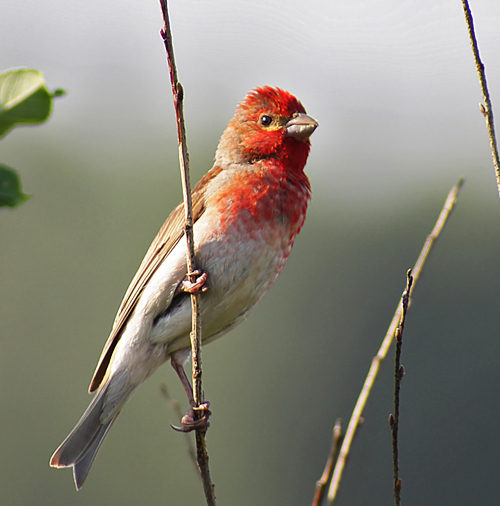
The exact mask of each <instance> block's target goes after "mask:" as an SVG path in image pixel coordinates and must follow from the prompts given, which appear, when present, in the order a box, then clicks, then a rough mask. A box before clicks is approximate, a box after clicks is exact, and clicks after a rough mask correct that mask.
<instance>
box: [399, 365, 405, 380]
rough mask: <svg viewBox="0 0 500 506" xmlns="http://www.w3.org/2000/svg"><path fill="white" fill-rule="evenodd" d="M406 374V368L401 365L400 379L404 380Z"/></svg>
mask: <svg viewBox="0 0 500 506" xmlns="http://www.w3.org/2000/svg"><path fill="white" fill-rule="evenodd" d="M404 375H405V368H404V367H403V366H402V365H400V366H399V379H400V380H402V379H403V378H404Z"/></svg>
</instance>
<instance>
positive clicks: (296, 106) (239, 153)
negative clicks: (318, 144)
mask: <svg viewBox="0 0 500 506" xmlns="http://www.w3.org/2000/svg"><path fill="white" fill-rule="evenodd" d="M317 126H318V123H317V121H315V120H314V119H313V118H311V117H310V116H308V115H307V114H306V111H305V109H304V107H303V105H302V104H301V103H300V102H299V101H298V100H297V99H296V98H295V97H294V96H293V95H292V94H290V93H288V92H287V91H284V90H281V89H280V88H271V87H270V86H264V87H262V88H256V89H255V90H253V91H252V92H250V93H249V94H248V95H247V96H246V97H245V99H244V100H243V102H241V103H240V104H239V106H238V109H237V110H236V113H235V115H234V117H233V119H232V120H231V122H230V123H229V125H228V127H227V128H226V130H225V132H224V134H223V136H222V138H221V141H220V144H219V148H218V150H217V155H216V162H219V163H221V162H222V165H224V162H226V163H227V162H229V163H241V162H247V163H248V162H250V163H255V162H257V161H259V160H265V159H272V160H278V161H282V162H285V164H287V165H291V166H296V167H297V168H299V169H300V170H302V169H303V168H304V165H305V162H306V160H307V155H308V153H309V147H310V142H309V137H310V135H311V134H312V133H313V132H314V130H315V129H316V127H317ZM222 157H224V158H226V157H227V158H226V159H225V160H218V158H222Z"/></svg>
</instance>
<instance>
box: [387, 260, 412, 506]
mask: <svg viewBox="0 0 500 506" xmlns="http://www.w3.org/2000/svg"><path fill="white" fill-rule="evenodd" d="M412 284H413V277H412V275H411V269H410V270H409V271H408V272H407V273H406V289H405V291H404V292H403V296H402V297H401V320H400V322H399V326H398V328H397V329H396V333H395V336H394V337H395V338H396V353H395V360H394V415H389V424H390V426H391V431H392V457H393V467H394V503H395V505H396V506H400V505H401V478H400V477H399V448H398V433H399V394H400V391H401V381H402V380H403V376H404V373H405V370H404V367H403V366H402V365H401V351H402V349H403V331H404V328H405V319H406V312H407V311H408V305H409V303H410V293H411V287H412Z"/></svg>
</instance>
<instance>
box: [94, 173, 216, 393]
mask: <svg viewBox="0 0 500 506" xmlns="http://www.w3.org/2000/svg"><path fill="white" fill-rule="evenodd" d="M221 170H222V169H219V168H216V167H214V168H213V169H212V170H211V171H210V172H208V173H207V174H206V175H205V176H204V177H203V178H202V179H201V180H200V181H199V182H198V184H197V185H196V186H195V187H194V189H193V191H192V193H191V196H192V202H193V222H194V223H196V221H197V220H198V219H199V218H200V216H202V214H203V212H204V211H205V190H206V187H207V184H208V183H209V182H210V181H211V180H212V179H213V178H214V177H216V176H217V174H219V172H220V171H221ZM183 235H184V204H183V203H181V204H179V205H178V206H177V207H176V208H175V209H174V210H173V211H172V213H171V214H170V216H169V217H168V218H167V220H166V221H165V223H164V224H163V226H162V227H161V229H160V231H159V232H158V235H157V236H156V237H155V239H154V240H153V242H152V244H151V246H150V247H149V249H148V251H147V253H146V256H145V257H144V260H143V261H142V263H141V265H140V267H139V270H138V271H137V273H136V275H135V276H134V279H133V280H132V282H131V283H130V286H129V287H128V290H127V293H126V294H125V297H124V298H123V301H122V303H121V305H120V309H118V314H117V315H116V318H115V321H114V323H113V328H112V330H111V334H110V336H109V338H108V340H107V342H106V344H105V346H104V349H103V351H102V353H101V357H100V359H99V363H98V364H97V368H96V370H95V373H94V377H93V378H92V381H91V382H90V387H89V392H94V391H95V390H97V388H98V387H99V385H100V384H101V382H102V380H103V378H104V376H105V374H106V370H107V368H108V366H109V363H110V361H111V357H112V355H113V352H114V350H115V348H116V345H117V344H118V341H119V340H120V337H121V332H122V330H123V329H124V327H125V324H126V323H127V320H128V319H129V317H130V315H131V313H132V311H133V310H134V308H135V305H136V304H137V301H138V300H139V297H140V296H141V293H142V292H143V290H144V287H145V286H146V284H147V283H148V281H149V280H150V279H151V276H153V274H154V273H155V272H156V270H157V269H158V267H159V266H160V265H161V263H162V262H163V260H164V259H165V258H166V257H167V256H168V254H169V253H170V252H171V251H172V249H173V248H174V247H175V245H176V244H177V243H178V242H179V240H180V239H181V237H182V236H183Z"/></svg>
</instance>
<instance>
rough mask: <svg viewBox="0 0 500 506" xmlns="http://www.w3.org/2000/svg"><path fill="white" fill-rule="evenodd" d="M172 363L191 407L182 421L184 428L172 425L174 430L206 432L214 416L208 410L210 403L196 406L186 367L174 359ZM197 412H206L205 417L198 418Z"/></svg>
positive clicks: (171, 360)
mask: <svg viewBox="0 0 500 506" xmlns="http://www.w3.org/2000/svg"><path fill="white" fill-rule="evenodd" d="M170 363H171V364H172V367H173V368H174V370H175V372H176V373H177V376H179V379H180V380H181V383H182V386H183V387H184V390H185V392H186V395H187V397H188V400H189V404H190V405H191V409H190V410H189V411H188V412H187V413H186V414H185V415H184V416H183V417H182V420H181V424H182V426H181V427H176V426H174V425H172V428H173V429H175V430H177V431H179V432H191V431H192V430H205V431H206V430H207V429H208V427H209V425H210V424H209V421H208V419H209V417H210V415H211V414H212V413H211V411H210V410H209V409H208V408H209V406H210V403H209V402H204V403H203V404H200V405H199V406H196V403H195V402H194V396H193V387H192V386H191V382H190V381H189V378H188V377H187V375H186V371H185V370H184V367H183V366H182V364H180V363H179V362H177V360H175V358H174V357H172V358H171V359H170ZM195 411H204V415H203V416H202V417H201V418H197V416H196V413H195Z"/></svg>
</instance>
